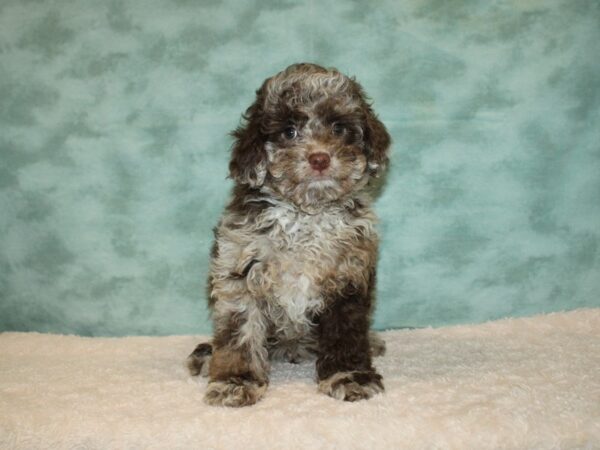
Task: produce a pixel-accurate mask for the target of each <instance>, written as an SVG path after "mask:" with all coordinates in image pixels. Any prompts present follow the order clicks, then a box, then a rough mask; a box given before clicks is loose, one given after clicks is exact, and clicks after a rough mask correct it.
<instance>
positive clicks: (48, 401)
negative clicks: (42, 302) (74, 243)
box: [0, 309, 600, 449]
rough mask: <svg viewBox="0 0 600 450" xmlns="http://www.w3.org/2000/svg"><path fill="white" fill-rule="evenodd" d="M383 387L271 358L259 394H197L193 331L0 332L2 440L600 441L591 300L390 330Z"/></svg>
mask: <svg viewBox="0 0 600 450" xmlns="http://www.w3.org/2000/svg"><path fill="white" fill-rule="evenodd" d="M383 336H384V338H385V339H386V341H387V345H388V352H387V354H386V356H384V357H382V358H379V359H377V360H376V365H377V367H378V368H379V370H380V371H381V373H382V375H383V376H384V378H385V385H386V393H385V394H384V395H379V396H376V397H375V398H373V399H372V400H369V401H362V402H357V403H344V402H339V401H337V400H333V399H331V398H329V397H326V396H324V395H322V394H319V393H317V389H316V386H315V383H314V381H313V377H314V369H313V366H312V365H311V364H308V363H307V364H302V365H299V366H295V365H292V364H283V363H282V364H276V365H274V367H273V369H272V374H271V376H272V379H271V386H270V387H269V390H268V393H267V395H266V397H265V398H264V399H263V400H262V401H260V402H259V403H258V404H256V405H255V406H252V407H247V408H242V409H227V408H215V407H209V406H206V405H204V404H203V402H202V393H203V390H204V387H205V385H206V381H205V379H203V378H191V377H190V376H188V374H187V371H186V369H185V367H184V364H183V361H184V360H185V358H186V356H187V355H188V353H189V352H190V351H191V350H192V349H193V348H194V346H195V345H196V344H197V343H198V342H199V341H200V340H201V338H200V337H194V336H173V337H129V338H82V337H75V336H57V335H45V334H36V333H4V334H1V335H0V447H1V448H24V449H35V448H98V449H106V448H130V449H137V448H161V449H177V448H198V449H211V448H225V449H270V448H281V449H290V448H302V449H305V448H306V449H307V448H310V449H319V448H340V449H350V448H368V449H383V448H393V449H400V448H402V449H407V448H456V449H486V448H493V449H498V448H509V449H529V448H536V449H537V448H543V449H545V448H567V449H573V448H589V449H592V448H600V309H585V310H578V311H572V312H568V313H559V314H551V315H545V316H538V317H532V318H525V319H510V320H502V321H498V322H491V323H487V324H483V325H474V326H457V327H447V328H439V329H420V330H405V331H389V332H386V333H383Z"/></svg>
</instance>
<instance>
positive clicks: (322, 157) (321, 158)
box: [308, 153, 331, 171]
mask: <svg viewBox="0 0 600 450" xmlns="http://www.w3.org/2000/svg"><path fill="white" fill-rule="evenodd" d="M330 161H331V159H330V158H329V155H328V154H327V153H313V154H312V155H310V156H309V157H308V162H309V163H310V167H312V168H313V169H315V170H318V171H322V170H325V169H327V168H328V167H329V162H330Z"/></svg>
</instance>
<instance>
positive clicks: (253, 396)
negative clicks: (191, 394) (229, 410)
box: [204, 378, 267, 407]
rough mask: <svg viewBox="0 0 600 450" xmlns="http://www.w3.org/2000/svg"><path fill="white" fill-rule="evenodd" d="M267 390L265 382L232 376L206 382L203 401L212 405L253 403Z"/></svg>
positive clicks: (235, 405)
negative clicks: (228, 378) (223, 379)
mask: <svg viewBox="0 0 600 450" xmlns="http://www.w3.org/2000/svg"><path fill="white" fill-rule="evenodd" d="M266 390H267V385H266V383H259V382H256V381H246V380H241V379H237V378H232V379H230V380H228V381H211V382H210V383H208V386H207V388H206V393H205V394H204V401H205V402H206V403H207V404H209V405H213V406H233V407H240V406H249V405H253V404H255V403H256V402H257V401H258V400H260V399H261V397H262V396H263V395H264V393H265V391H266Z"/></svg>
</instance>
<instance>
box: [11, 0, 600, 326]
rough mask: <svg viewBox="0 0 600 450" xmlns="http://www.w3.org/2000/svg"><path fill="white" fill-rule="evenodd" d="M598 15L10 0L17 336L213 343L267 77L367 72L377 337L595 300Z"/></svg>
mask: <svg viewBox="0 0 600 450" xmlns="http://www.w3.org/2000/svg"><path fill="white" fill-rule="evenodd" d="M599 43H600V2H598V1H597V0H589V1H585V0H546V1H541V0H527V1H525V0H512V1H487V0H465V1H451V0H446V1H444V0H407V1H398V0H373V1H345V0H333V1H327V0H307V1H292V0H281V1H275V0H271V1H256V0H254V1H246V0H244V1H242V0H225V1H217V0H195V1H194V0H173V1H167V0H165V1H148V0H123V1H119V0H114V1H97V0H47V1H33V0H3V1H2V2H0V152H1V161H0V330H35V331H41V332H60V333H77V334H82V335H128V334H158V335H163V334H184V333H186V334H187V333H208V332H209V331H210V320H209V317H208V313H207V310H206V298H205V279H206V273H207V264H208V254H209V248H210V244H211V237H212V233H211V229H212V227H213V226H214V225H215V224H216V222H217V219H218V217H219V215H220V212H221V210H222V208H223V206H224V205H225V202H226V200H227V197H228V191H229V189H230V188H231V182H230V181H229V180H227V179H226V172H227V162H228V154H229V147H230V145H231V139H230V137H229V136H228V132H229V131H230V130H232V129H233V128H235V127H236V125H237V124H238V122H239V119H240V114H241V112H242V111H243V110H244V109H245V108H246V107H247V106H248V105H249V104H250V103H251V102H252V100H253V96H254V91H255V90H256V89H257V88H258V87H259V85H260V83H261V82H262V81H263V79H264V78H266V77H267V76H270V75H272V74H274V73H275V72H278V71H279V70H281V69H283V68H284V67H286V66H287V65H288V64H290V63H293V62H299V61H311V62H316V63H319V64H322V65H326V66H335V67H337V68H339V69H340V70H342V71H343V72H345V73H348V74H351V75H354V76H356V78H357V79H358V80H359V81H360V82H361V83H362V84H363V86H364V87H365V89H366V90H367V92H368V93H369V94H370V96H371V98H372V100H373V101H374V105H375V109H376V111H378V113H379V115H380V117H381V119H382V120H383V122H384V123H385V124H386V125H387V127H388V128H389V130H390V132H391V134H392V135H393V139H394V145H393V152H392V153H393V154H392V167H391V171H390V173H389V176H388V178H387V182H386V186H385V189H384V191H383V193H382V195H381V196H380V198H379V199H378V201H377V203H376V208H377V211H378V213H379V215H380V218H381V224H380V231H381V233H382V236H383V240H382V246H381V254H380V260H379V277H378V278H379V285H378V309H377V313H376V314H375V320H374V325H375V327H376V328H379V329H382V328H392V327H404V326H428V325H432V326H438V325H443V324H453V323H466V322H481V321H486V320H490V319H496V318H500V317H506V316H521V315H530V314H536V313H542V312H549V311H557V310H568V309H573V308H578V307H583V306H588V307H598V306H600V297H599V295H600V44H599Z"/></svg>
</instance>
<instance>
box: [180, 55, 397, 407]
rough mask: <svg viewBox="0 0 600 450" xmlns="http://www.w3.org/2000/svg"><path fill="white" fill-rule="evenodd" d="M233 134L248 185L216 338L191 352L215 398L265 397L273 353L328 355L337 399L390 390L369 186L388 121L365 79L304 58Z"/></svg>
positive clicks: (220, 246) (227, 236)
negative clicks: (377, 310) (376, 364)
mask: <svg viewBox="0 0 600 450" xmlns="http://www.w3.org/2000/svg"><path fill="white" fill-rule="evenodd" d="M233 136H234V137H235V144H234V146H233V149H232V156H231V162H230V165H229V169H230V176H231V177H232V178H233V180H234V181H235V183H236V184H235V188H234V190H233V196H232V200H231V202H230V203H229V205H228V207H227V209H226V211H225V213H224V215H223V217H222V219H221V221H220V222H219V224H218V226H217V227H216V229H215V244H214V247H213V251H212V264H211V269H210V276H209V305H210V306H211V308H212V313H213V320H214V337H213V341H212V343H211V344H207V343H203V344H200V345H199V346H198V347H197V348H196V350H195V351H194V352H193V353H192V354H191V355H190V358H189V359H188V365H189V368H190V371H191V373H192V374H193V375H197V374H200V373H202V374H205V375H208V376H209V378H210V379H209V384H208V388H207V392H206V394H205V401H206V402H208V403H209V404H214V405H227V406H244V405H250V404H253V403H255V402H256V401H257V400H258V399H260V397H261V396H262V395H263V394H264V392H265V390H266V386H267V384H268V378H269V359H270V358H285V359H287V360H289V361H292V362H297V361H300V360H302V359H306V358H310V357H314V356H316V358H317V363H316V367H317V377H318V380H319V390H320V391H322V392H325V393H327V394H328V395H330V396H332V397H334V398H339V399H343V400H350V401H353V400H359V399H363V398H369V397H371V396H372V395H373V394H375V393H378V392H381V391H382V390H383V384H382V379H381V376H380V375H379V374H377V373H376V371H375V369H374V368H373V366H372V363H371V358H372V356H376V355H379V354H382V353H383V351H384V349H385V346H384V343H383V341H382V340H381V339H379V338H378V337H377V336H376V335H375V334H374V333H370V332H369V323H370V317H371V313H372V310H373V306H374V297H373V294H374V286H375V265H376V259H377V242H378V239H377V234H376V231H375V228H374V224H375V216H374V214H373V211H372V209H371V207H370V201H371V199H370V195H369V186H370V184H371V183H370V182H371V181H372V180H373V179H374V178H376V177H377V176H378V175H379V174H380V173H381V171H382V170H383V169H385V166H386V164H387V151H388V147H389V144H390V138H389V135H388V133H387V131H386V129H385V127H384V126H383V124H382V123H381V122H380V121H379V120H378V119H377V117H376V116H375V114H374V113H373V111H372V110H371V107H370V105H369V103H368V102H367V100H366V97H365V95H364V93H363V90H362V88H361V87H360V85H359V84H358V83H357V82H356V81H354V80H353V79H351V78H348V77H346V76H345V75H343V74H341V73H340V72H338V71H337V70H335V69H325V68H323V67H320V66H317V65H313V64H296V65H292V66H290V67H288V68H287V69H285V70H284V71H282V72H281V73H279V74H277V75H275V76H273V77H272V78H269V79H267V80H266V81H265V82H264V84H263V85H262V87H261V88H260V89H259V90H258V91H257V93H256V101H255V102H254V104H253V105H252V106H250V108H248V110H247V111H246V114H245V116H244V123H243V124H242V125H241V126H240V127H239V128H238V129H236V130H235V131H234V133H233ZM207 367H208V368H207Z"/></svg>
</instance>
